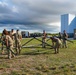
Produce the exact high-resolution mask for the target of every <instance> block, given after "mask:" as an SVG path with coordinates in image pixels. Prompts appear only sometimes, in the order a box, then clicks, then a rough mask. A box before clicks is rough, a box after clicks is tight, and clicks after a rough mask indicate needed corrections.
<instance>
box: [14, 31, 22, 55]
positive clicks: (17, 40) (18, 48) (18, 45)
mask: <svg viewBox="0 0 76 75" xmlns="http://www.w3.org/2000/svg"><path fill="white" fill-rule="evenodd" d="M21 38H22V36H21V33H20V32H16V33H15V46H16V53H17V54H20V52H21Z"/></svg>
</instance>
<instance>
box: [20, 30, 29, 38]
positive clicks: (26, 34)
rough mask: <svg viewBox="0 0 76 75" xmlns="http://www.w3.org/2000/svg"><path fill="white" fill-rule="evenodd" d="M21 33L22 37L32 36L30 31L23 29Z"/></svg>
mask: <svg viewBox="0 0 76 75" xmlns="http://www.w3.org/2000/svg"><path fill="white" fill-rule="evenodd" d="M21 34H22V38H25V37H29V36H30V35H29V32H28V31H21Z"/></svg>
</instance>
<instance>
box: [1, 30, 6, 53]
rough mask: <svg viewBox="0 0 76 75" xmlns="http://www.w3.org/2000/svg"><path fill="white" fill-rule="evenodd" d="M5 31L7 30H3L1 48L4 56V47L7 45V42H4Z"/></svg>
mask: <svg viewBox="0 0 76 75" xmlns="http://www.w3.org/2000/svg"><path fill="white" fill-rule="evenodd" d="M5 30H6V29H4V30H3V32H2V35H1V45H2V46H1V50H2V54H4V46H5V45H6V44H5V41H4V40H5V35H4V31H5Z"/></svg>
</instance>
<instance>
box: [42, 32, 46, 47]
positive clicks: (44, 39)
mask: <svg viewBox="0 0 76 75" xmlns="http://www.w3.org/2000/svg"><path fill="white" fill-rule="evenodd" d="M45 42H46V33H45V31H43V36H42V47H43V48H45V47H46V46H45Z"/></svg>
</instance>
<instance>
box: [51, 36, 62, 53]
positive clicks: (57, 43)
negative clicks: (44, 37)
mask: <svg viewBox="0 0 76 75" xmlns="http://www.w3.org/2000/svg"><path fill="white" fill-rule="evenodd" d="M50 39H51V40H52V46H53V48H54V50H55V54H56V53H59V47H60V46H61V44H62V42H61V40H60V39H59V38H57V37H50Z"/></svg>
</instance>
